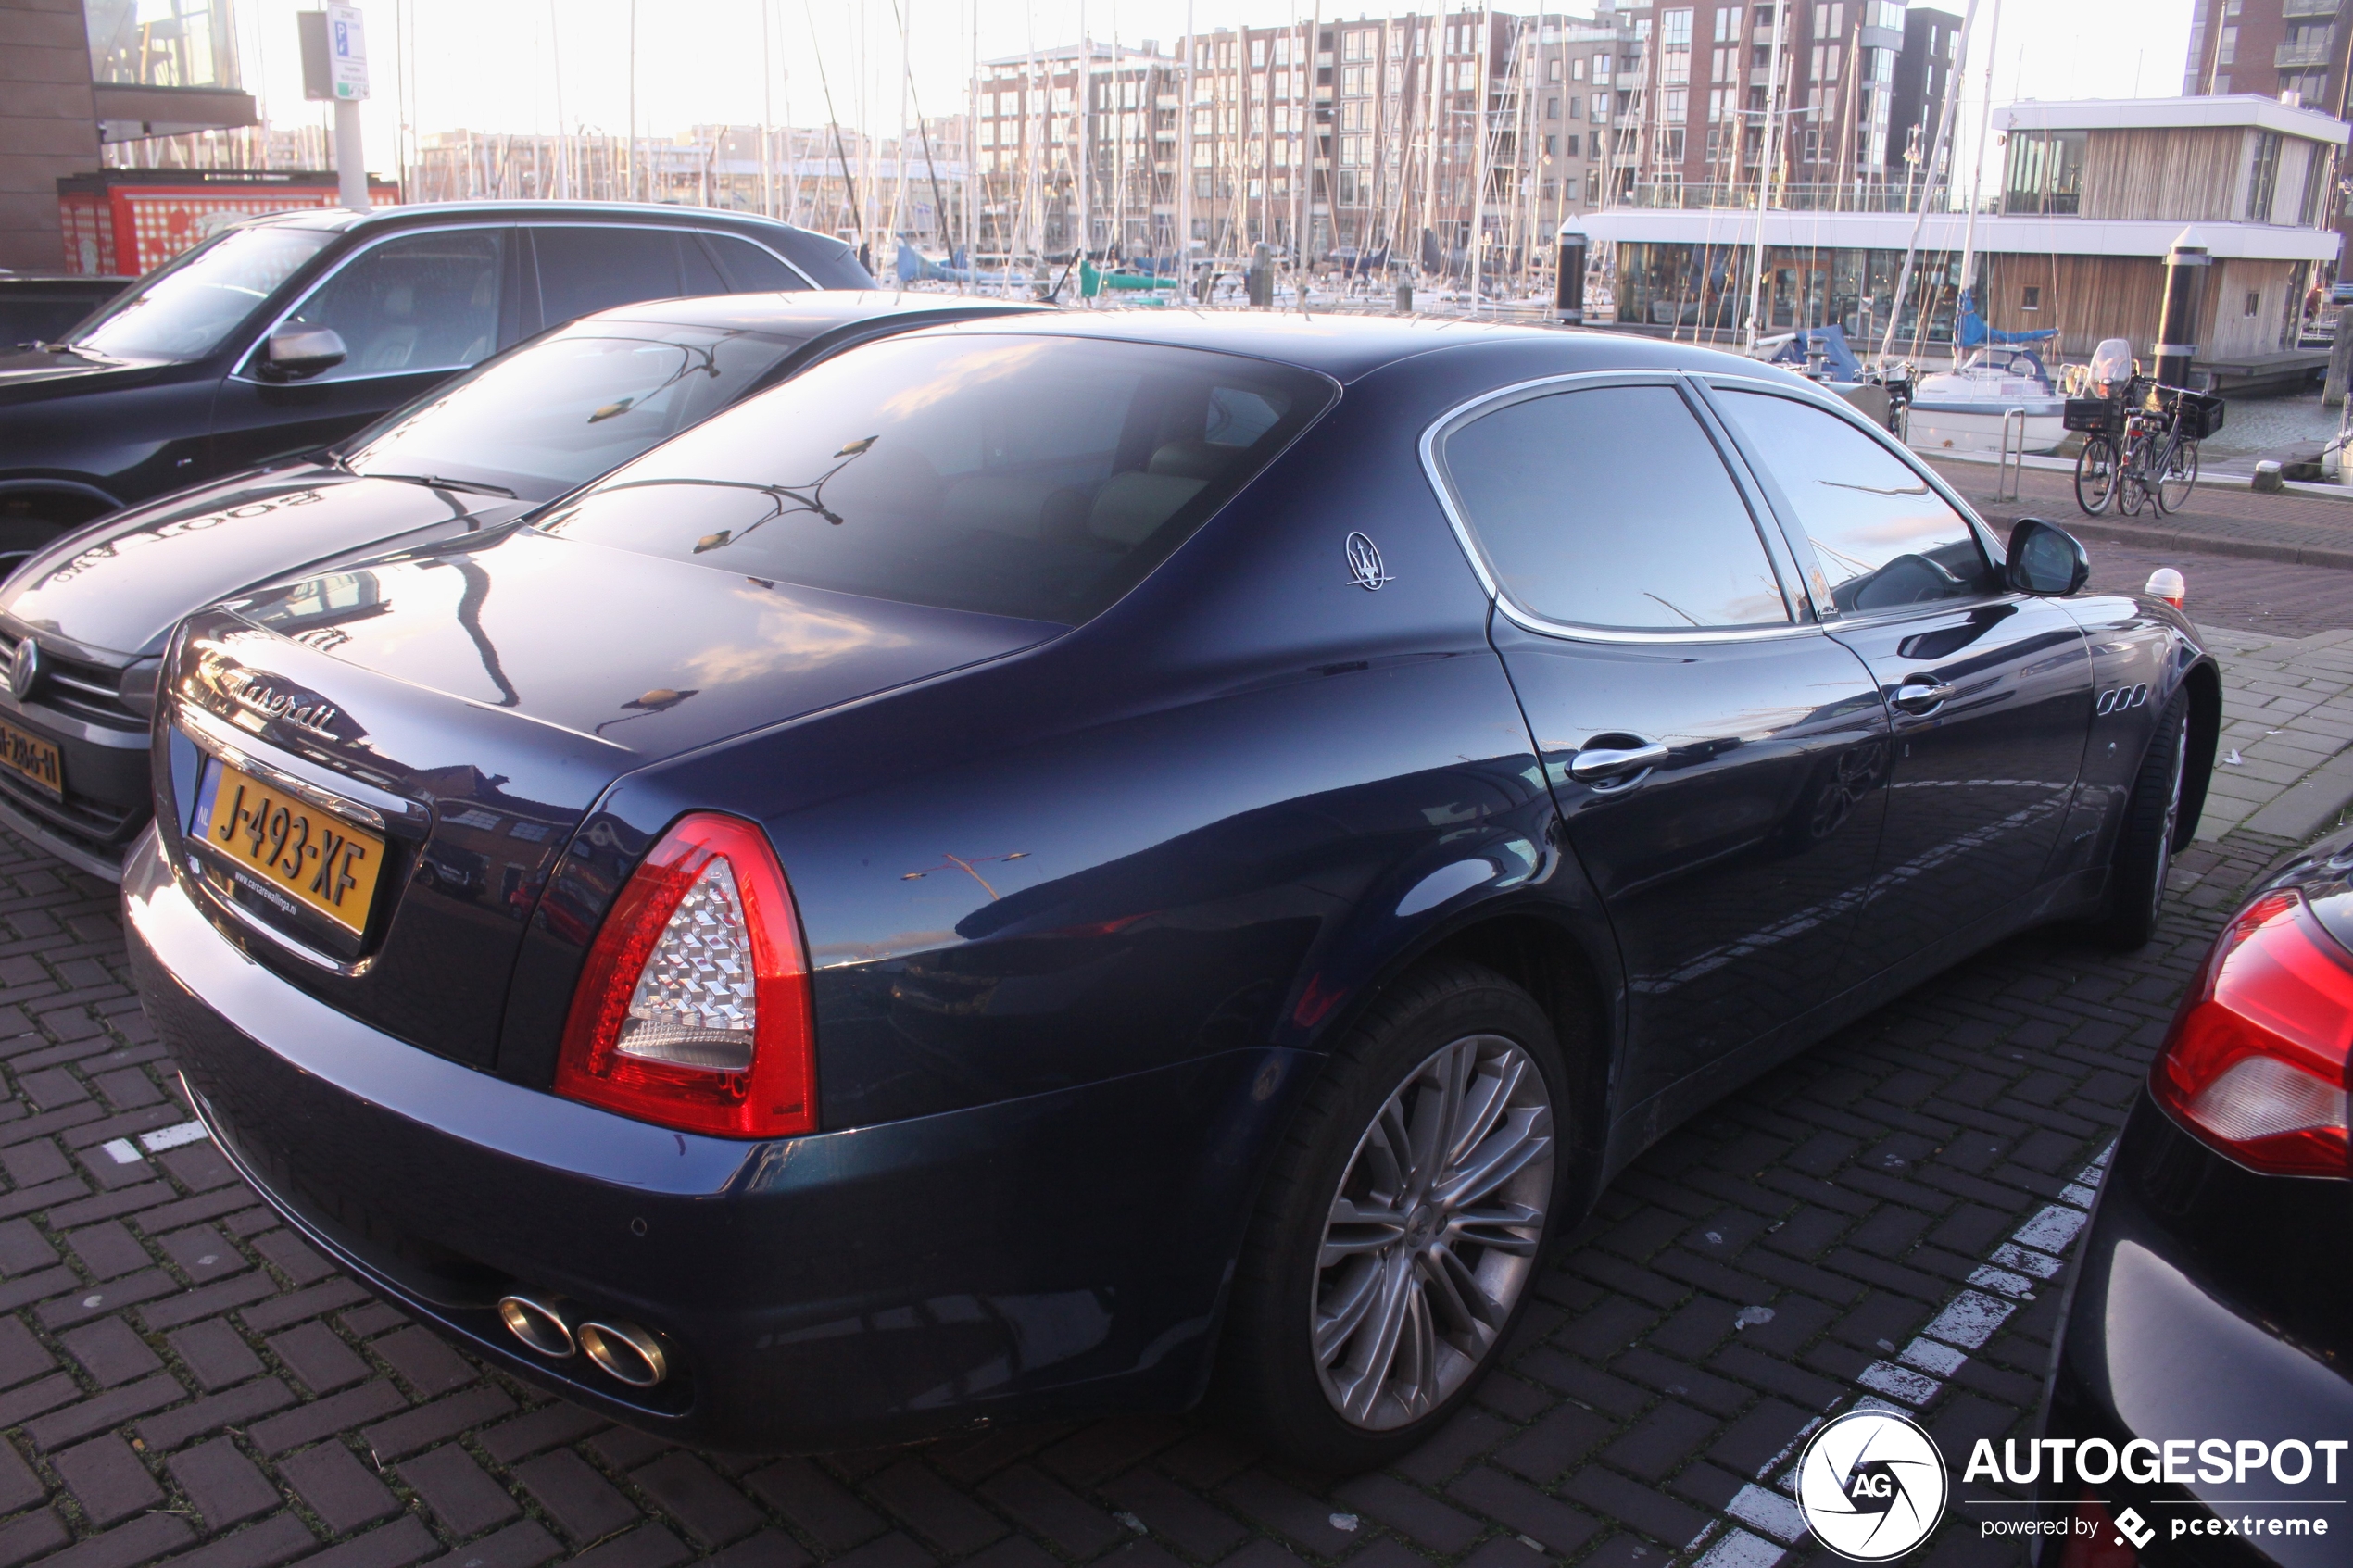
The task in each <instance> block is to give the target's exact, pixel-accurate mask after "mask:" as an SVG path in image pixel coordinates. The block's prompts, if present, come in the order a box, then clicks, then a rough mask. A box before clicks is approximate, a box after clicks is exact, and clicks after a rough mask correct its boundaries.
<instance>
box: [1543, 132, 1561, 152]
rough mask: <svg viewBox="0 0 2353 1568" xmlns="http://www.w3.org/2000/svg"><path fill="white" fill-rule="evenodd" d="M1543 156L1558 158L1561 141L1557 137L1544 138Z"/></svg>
mask: <svg viewBox="0 0 2353 1568" xmlns="http://www.w3.org/2000/svg"><path fill="white" fill-rule="evenodd" d="M1544 156H1545V157H1560V156H1561V139H1560V138H1559V137H1558V136H1547V137H1545V138H1544Z"/></svg>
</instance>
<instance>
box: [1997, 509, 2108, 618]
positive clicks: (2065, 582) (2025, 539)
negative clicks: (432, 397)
mask: <svg viewBox="0 0 2353 1568" xmlns="http://www.w3.org/2000/svg"><path fill="white" fill-rule="evenodd" d="M2005 575H2006V576H2007V578H2008V579H2009V585H2010V587H2011V589H2012V590H2013V591H2014V592H2017V593H2020V594H2033V595H2035V596H2038V597H2041V598H2046V599H2056V598H2064V597H2065V596H2068V595H2070V594H2072V593H2074V592H2075V591H2076V590H2077V589H2079V588H2081V587H2082V586H2083V583H2084V582H2085V581H2086V580H2087V579H2089V578H2090V577H2091V575H2092V558H2091V557H2090V556H2088V555H2086V554H2085V553H2084V551H2083V546H2082V544H2081V543H2080V542H2078V541H2077V539H2076V537H2075V535H2074V534H2072V533H2069V532H2068V531H2067V530H2066V529H2064V528H2061V527H2059V526H2058V524H2057V523H2055V522H2045V521H2043V520H2042V519H2041V518H2039V517H2022V518H2020V519H2019V520H2018V526H2017V527H2016V528H2013V529H2011V530H2010V558H2009V565H2008V567H2007V569H2006V570H2005Z"/></svg>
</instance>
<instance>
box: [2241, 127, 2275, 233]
mask: <svg viewBox="0 0 2353 1568" xmlns="http://www.w3.org/2000/svg"><path fill="white" fill-rule="evenodd" d="M2279 183H2280V133H2279V132H2276V131H2259V132H2256V134H2255V157H2254V161H2253V162H2252V164H2251V165H2250V166H2249V167H2248V169H2247V173H2246V221H2248V222H2249V223H2269V222H2270V221H2271V198H2272V197H2273V196H2274V195H2276V194H2278V193H2279Z"/></svg>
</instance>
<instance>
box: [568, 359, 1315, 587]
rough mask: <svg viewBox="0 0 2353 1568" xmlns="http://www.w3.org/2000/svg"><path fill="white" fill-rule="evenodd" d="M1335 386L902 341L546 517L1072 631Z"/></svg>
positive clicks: (808, 377) (814, 377)
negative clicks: (1062, 626)
mask: <svg viewBox="0 0 2353 1568" xmlns="http://www.w3.org/2000/svg"><path fill="white" fill-rule="evenodd" d="M1332 392H1333V389H1332V386H1331V383H1328V382H1327V381H1325V380H1323V379H1322V378H1320V377H1317V376H1314V375H1311V374H1309V373H1307V372H1305V371H1302V370H1295V369H1291V368H1289V367H1285V366H1277V365H1269V364H1266V363H1264V362H1262V361H1259V360H1255V359H1243V358H1235V357H1232V356H1228V355H1223V354H1212V353H1206V352H1203V351H1202V350H1198V349H1189V348H1167V347H1162V346H1159V345H1147V344H1136V343H1102V342H1094V341H1089V340H1088V339H1084V338H1058V337H1022V336H1013V335H1004V336H998V335H989V336H977V335H974V336H966V335H956V336H946V337H912V338H899V339H893V340H890V341H887V342H883V343H875V344H869V345H865V346H864V347H862V348H857V349H853V350H851V351H850V352H849V353H847V354H844V355H841V356H840V357H838V358H834V359H831V360H828V361H826V362H825V363H824V364H821V365H819V366H817V367H815V368H814V369H812V370H809V371H807V372H805V373H804V374H802V375H800V376H798V377H796V378H795V379H793V380H792V381H790V382H787V383H785V384H784V385H782V386H779V387H777V388H775V389H774V391H771V392H766V393H763V394H761V395H760V396H758V397H756V398H754V399H752V400H751V401H750V402H749V403H746V404H743V405H742V406H740V407H738V408H732V409H729V410H728V411H726V412H725V413H723V414H721V415H719V416H718V417H716V418H714V419H712V420H710V421H709V422H708V423H706V424H703V425H701V426H700V427H698V428H697V429H695V430H692V431H689V432H687V433H686V434H684V435H682V436H680V437H678V438H677V439H676V440H674V441H673V442H671V443H669V444H668V445H664V446H661V447H658V448H656V449H655V450H654V451H652V452H650V453H648V454H647V455H646V456H645V457H643V458H639V459H638V460H637V461H636V462H635V463H632V464H631V465H630V466H629V467H627V468H624V469H623V470H620V471H618V472H616V473H614V474H612V475H611V476H610V477H609V478H608V479H606V480H605V481H604V482H603V483H600V484H598V485H597V486H596V487H595V488H594V489H592V490H589V491H587V492H585V493H584V494H583V495H580V496H579V497H577V498H575V499H574V500H573V501H572V502H569V503H567V504H566V505H564V506H563V507H562V508H559V509H558V510H557V511H556V512H554V513H552V514H550V515H549V516H547V518H545V519H543V520H541V522H540V526H541V527H543V528H545V529H547V531H548V532H549V533H558V534H560V535H562V536H564V537H566V538H572V539H580V540H585V541H589V542H592V543H595V544H600V545H610V546H619V547H621V548H623V549H630V550H637V551H642V552H644V553H646V554H648V555H659V556H669V557H673V558H678V559H681V560H694V561H700V562H702V563H704V564H706V565H709V566H713V567H717V568H719V569H721V570H723V571H731V572H740V573H743V574H744V575H746V576H750V577H760V578H768V579H781V580H783V581H785V582H788V583H800V584H803V585H805V586H809V587H815V588H830V589H834V590H836V591H838V592H842V593H849V594H862V595H865V596H870V597H874V598H884V599H899V600H904V601H906V602H909V603H912V604H925V605H936V606H939V607H942V608H951V609H970V610H978V611H982V612H984V613H987V614H991V615H1010V616H1019V617H1023V618H1025V619H1028V620H1033V621H1060V622H1062V623H1063V624H1065V625H1076V623H1078V622H1079V621H1085V620H1087V619H1088V617H1090V616H1092V615H1094V614H1096V613H1097V612H1098V611H1100V610H1101V609H1102V608H1104V607H1105V606H1107V605H1109V604H1111V603H1112V602H1113V601H1114V600H1115V599H1117V598H1118V597H1119V596H1120V595H1122V594H1124V593H1126V591H1127V590H1128V588H1130V587H1132V586H1133V585H1134V584H1135V583H1137V582H1139V581H1140V580H1141V579H1142V577H1143V576H1144V574H1145V573H1146V572H1148V571H1151V569H1152V567H1153V566H1154V565H1156V564H1158V562H1159V561H1161V560H1162V559H1163V558H1165V557H1166V556H1167V554H1168V552H1169V551H1171V550H1173V549H1174V548H1176V546H1177V545H1178V544H1179V543H1180V542H1182V541H1183V540H1184V538H1185V537H1186V536H1187V535H1188V534H1189V533H1192V531H1193V530H1194V529H1195V528H1198V527H1199V526H1200V525H1201V523H1202V521H1204V520H1205V519H1207V518H1208V517H1209V516H1210V515H1211V514H1212V513H1214V511H1215V510H1216V509H1217V508H1218V507H1220V506H1221V505H1223V504H1224V503H1225V501H1226V499H1227V497H1228V496H1230V495H1233V494H1234V493H1235V491H1237V490H1239V488H1240V487H1241V486H1242V485H1243V484H1244V483H1247V482H1248V481H1249V479H1250V478H1251V476H1252V475H1253V474H1255V473H1257V472H1258V470H1260V469H1262V468H1264V467H1265V465H1266V463H1267V462H1268V460H1269V459H1271V458H1273V457H1274V455H1275V454H1276V453H1277V452H1279V451H1280V450H1282V448H1283V446H1284V445H1285V444H1286V443H1288V442H1289V441H1290V439H1291V438H1292V437H1293V436H1294V435H1296V434H1297V433H1299V432H1300V431H1301V430H1302V428H1304V427H1305V425H1306V424H1307V422H1308V421H1309V420H1312V419H1314V418H1315V415H1316V414H1317V413H1318V412H1320V411H1321V410H1322V409H1323V408H1324V407H1325V406H1326V405H1327V403H1328V402H1329V401H1330V398H1331V396H1332Z"/></svg>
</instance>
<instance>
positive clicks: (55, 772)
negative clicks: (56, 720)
mask: <svg viewBox="0 0 2353 1568" xmlns="http://www.w3.org/2000/svg"><path fill="white" fill-rule="evenodd" d="M0 764H5V765H6V766H7V767H8V768H9V769H10V770H11V771H15V772H18V773H20V774H22V775H23V776H24V777H26V778H28V779H30V780H31V781H32V782H33V783H34V784H37V785H39V786H40V787H41V788H42V789H43V790H45V791H46V792H47V793H49V794H51V795H54V796H56V797H58V798H59V799H63V798H64V797H65V793H66V784H65V777H66V775H65V769H64V768H63V767H61V766H59V764H58V761H57V747H56V746H51V745H50V744H49V743H48V742H47V741H45V740H43V739H42V738H41V737H40V736H38V735H30V734H25V732H24V731H22V730H19V729H18V728H17V727H16V726H15V725H14V724H7V723H0Z"/></svg>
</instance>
